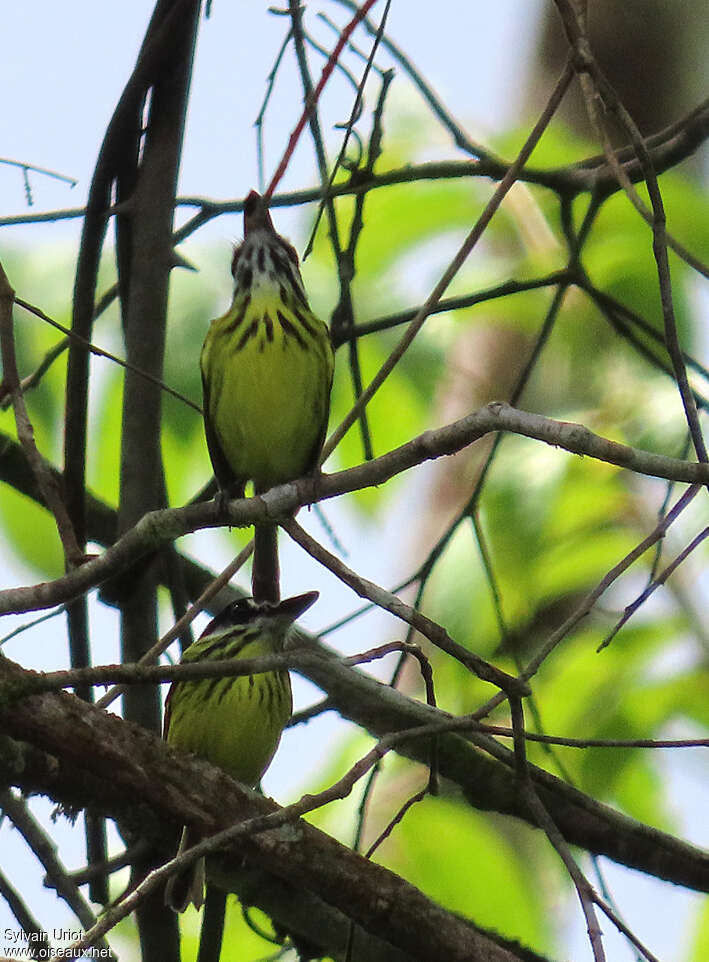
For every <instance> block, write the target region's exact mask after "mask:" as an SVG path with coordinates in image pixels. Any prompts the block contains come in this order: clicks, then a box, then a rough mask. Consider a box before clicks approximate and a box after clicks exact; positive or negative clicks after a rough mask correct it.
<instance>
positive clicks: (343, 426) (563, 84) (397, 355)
mask: <svg viewBox="0 0 709 962" xmlns="http://www.w3.org/2000/svg"><path fill="white" fill-rule="evenodd" d="M571 77H572V70H571V66H570V65H569V64H567V66H566V67H565V68H564V72H563V74H562V76H561V78H560V79H559V81H558V83H557V84H556V87H555V88H554V91H553V93H552V95H551V97H550V98H549V101H548V103H547V105H546V107H545V108H544V110H543V112H542V114H541V116H540V118H539V120H538V121H537V123H536V124H535V125H534V128H533V130H532V132H531V134H530V135H529V137H528V138H527V140H526V141H525V143H524V145H523V147H522V149H521V150H520V152H519V154H518V155H517V158H516V160H515V161H514V163H513V164H512V165H511V166H510V167H509V168H508V170H507V173H506V174H505V176H504V177H503V178H502V180H501V181H500V183H499V184H498V186H497V188H496V189H495V191H494V193H493V195H492V197H491V198H490V200H489V201H488V203H487V205H486V206H485V209H484V210H483V212H482V214H481V215H480V217H479V218H478V220H477V221H476V223H475V225H474V226H473V228H472V230H471V231H470V233H469V234H468V236H467V237H466V238H465V240H464V241H463V244H462V245H461V247H460V249H459V250H458V253H457V254H456V255H455V257H454V258H453V260H452V261H451V262H450V264H449V265H448V267H447V268H446V270H445V271H444V273H443V276H442V277H441V279H440V280H439V281H438V283H437V284H436V286H435V287H434V289H433V290H432V291H431V293H430V294H429V296H428V298H427V299H426V301H425V303H424V304H423V306H422V307H421V308H420V310H419V311H418V313H417V315H416V317H415V318H414V319H413V320H412V321H411V323H410V325H409V326H408V328H407V330H406V332H405V334H404V335H403V337H402V338H401V340H400V341H399V343H398V344H397V346H396V348H395V349H394V350H393V351H392V352H391V354H390V355H389V357H388V358H387V359H386V361H385V362H384V363H383V364H382V366H381V367H380V368H379V371H377V373H376V375H375V376H374V377H373V378H372V380H371V382H370V384H369V386H368V387H367V388H366V390H365V391H364V392H363V394H362V396H361V398H359V400H358V401H357V403H356V404H355V405H354V406H353V407H352V408H351V409H350V411H349V413H348V414H347V416H346V417H345V418H344V420H343V421H342V422H341V423H340V424H339V425H338V427H337V428H336V429H335V430H334V431H333V432H332V434H331V435H330V437H329V438H328V440H327V441H326V442H325V446H324V448H323V452H322V455H321V458H320V463H321V464H322V463H323V461H324V460H325V459H326V458H327V457H328V456H329V455H330V454H331V453H332V451H333V450H334V448H335V447H336V446H337V444H338V443H339V442H340V441H341V440H342V438H343V437H344V436H345V434H346V433H347V431H348V430H349V429H350V428H351V427H352V425H353V424H354V422H355V420H356V419H357V418H358V417H359V415H360V412H361V411H362V410H363V409H364V408H365V407H366V405H367V404H368V403H369V402H370V400H371V399H372V398H373V397H374V395H375V394H376V392H377V391H378V390H379V388H380V387H381V385H382V384H383V383H384V381H385V380H386V379H387V378H388V377H389V375H390V374H391V372H392V371H393V370H394V368H395V367H396V365H397V364H398V363H399V361H400V360H401V358H402V357H403V355H404V353H405V351H406V350H407V348H408V347H409V346H410V345H411V343H412V342H413V340H414V338H415V337H416V335H417V334H418V332H419V331H420V330H421V328H422V327H423V325H424V323H425V321H426V318H427V317H428V315H429V314H430V313H431V310H432V308H433V307H434V306H435V305H436V304H437V303H438V301H439V300H440V298H441V297H442V296H443V294H444V293H445V291H446V289H447V287H448V286H449V284H450V283H451V281H452V280H453V278H454V277H455V276H456V274H457V273H458V271H459V270H460V268H461V267H462V266H463V264H464V263H465V261H466V260H467V258H468V255H469V254H470V252H471V251H472V250H473V248H474V247H475V245H476V244H477V242H478V240H479V239H480V237H481V236H482V234H483V232H484V231H485V229H486V227H487V226H488V224H489V223H490V221H491V220H492V217H493V215H494V214H495V213H496V211H497V210H498V208H499V206H500V204H501V203H502V200H503V198H504V196H505V194H507V193H508V191H509V190H510V188H511V187H512V185H513V184H514V182H515V180H516V179H517V175H518V174H519V172H520V171H521V170H522V169H523V168H524V165H525V163H526V162H527V160H528V159H529V157H530V155H531V153H532V151H533V150H534V148H535V146H536V145H537V143H538V142H539V139H540V138H541V136H542V134H543V133H544V131H545V129H546V127H547V125H548V124H549V122H550V121H551V118H552V117H553V116H554V113H555V112H556V109H557V107H558V106H559V104H560V103H561V100H562V98H563V96H564V94H565V93H566V89H567V87H568V85H569V83H570V81H571Z"/></svg>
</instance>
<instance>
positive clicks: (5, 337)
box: [0, 264, 84, 568]
mask: <svg viewBox="0 0 709 962" xmlns="http://www.w3.org/2000/svg"><path fill="white" fill-rule="evenodd" d="M14 300H15V292H14V291H13V289H12V287H11V286H10V282H9V281H8V279H7V275H6V274H5V271H4V270H3V267H2V264H0V349H1V351H2V363H3V375H4V382H5V385H6V388H7V390H8V391H9V393H10V395H11V397H12V406H13V408H14V411H15V424H16V426H17V438H18V440H19V442H20V444H21V445H22V448H23V450H24V452H25V455H26V457H27V461H28V463H29V465H30V467H31V469H32V472H33V474H34V476H35V480H36V481H37V487H38V488H39V490H40V492H41V494H42V497H43V498H44V502H45V504H46V506H47V508H48V509H49V510H50V511H51V513H52V514H53V515H54V520H55V523H56V526H57V532H58V533H59V537H60V539H61V543H62V547H63V549H64V557H65V559H66V564H67V566H68V567H70V568H71V567H74V566H75V565H77V564H79V563H80V562H81V561H82V560H83V557H84V553H83V551H82V550H81V548H80V547H79V543H78V541H77V537H76V532H75V530H74V526H73V524H72V523H71V519H70V517H69V514H68V512H67V508H66V505H65V504H64V501H63V499H62V496H61V494H60V492H59V489H58V487H57V486H56V484H55V482H54V478H53V477H52V475H51V474H50V473H49V471H48V470H47V469H46V465H45V463H44V460H43V459H42V457H41V455H40V453H39V451H38V450H37V445H36V443H35V439H34V429H33V427H32V422H31V421H30V418H29V414H28V413H27V407H26V406H25V401H24V398H23V396H22V388H21V386H20V376H19V373H18V370H17V358H16V356H15V335H14V332H13V320H12V313H13V311H12V305H13V303H14Z"/></svg>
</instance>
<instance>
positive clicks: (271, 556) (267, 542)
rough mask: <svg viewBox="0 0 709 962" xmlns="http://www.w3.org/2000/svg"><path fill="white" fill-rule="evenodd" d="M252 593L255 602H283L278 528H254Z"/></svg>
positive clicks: (267, 526)
mask: <svg viewBox="0 0 709 962" xmlns="http://www.w3.org/2000/svg"><path fill="white" fill-rule="evenodd" d="M251 593H252V595H253V596H254V600H255V601H259V602H261V601H270V602H272V603H274V604H277V603H278V602H279V601H280V600H281V589H280V570H279V566H278V526H277V525H275V524H257V525H256V527H255V528H254V561H253V566H252V568H251Z"/></svg>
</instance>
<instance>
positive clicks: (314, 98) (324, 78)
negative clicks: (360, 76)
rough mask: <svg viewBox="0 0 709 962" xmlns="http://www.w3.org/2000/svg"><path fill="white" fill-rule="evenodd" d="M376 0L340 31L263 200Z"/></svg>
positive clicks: (268, 196)
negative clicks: (351, 38) (338, 61)
mask: <svg viewBox="0 0 709 962" xmlns="http://www.w3.org/2000/svg"><path fill="white" fill-rule="evenodd" d="M376 2H377V0H365V3H363V4H362V6H361V7H360V8H359V10H358V11H357V13H356V14H355V15H354V17H353V18H352V19H351V20H350V22H349V23H348V24H347V26H346V27H345V29H344V30H343V31H342V33H341V34H340V38H339V40H338V41H337V43H336V44H335V49H334V50H333V51H332V53H331V54H330V57H329V59H328V61H327V63H326V64H325V66H324V67H323V72H322V75H321V77H320V80H319V81H318V84H317V86H316V87H315V89H314V90H313V92H312V94H311V95H310V97H308V99H307V101H306V103H305V108H304V109H303V113H302V115H301V117H300V120H299V121H298V123H297V124H296V125H295V129H294V130H293V133H292V134H291V135H290V140H289V141H288V146H287V147H286V150H285V153H284V154H283V158H282V160H281V162H280V164H279V165H278V169H277V170H276V173H275V174H274V175H273V179H272V180H271V183H270V184H269V185H268V189H267V190H266V192H265V194H264V195H263V198H264V200H265V201H266V202H268V201H269V200H270V199H271V196H272V195H273V192H274V191H275V189H276V187H277V186H278V184H279V183H280V180H281V178H282V177H283V175H284V174H285V172H286V169H287V168H288V164H289V162H290V159H291V157H292V156H293V151H294V150H295V148H296V144H297V143H298V140H299V138H300V135H301V134H302V132H303V128H304V127H305V124H306V123H307V120H308V117H309V116H310V114H311V112H312V110H313V108H314V107H315V105H316V104H317V102H318V100H319V99H320V94H321V93H322V91H323V87H324V86H325V84H326V83H327V82H328V80H329V78H330V74H331V73H332V71H333V70H334V69H335V64H336V63H337V59H338V57H339V56H340V54H341V53H342V51H343V49H344V46H345V44H346V43H347V41H348V40H349V38H350V37H351V36H352V33H353V32H354V29H355V27H356V26H357V24H358V23H359V22H360V21H361V20H362V19H363V18H364V17H366V16H367V14H368V13H369V11H370V9H371V8H372V7H373V6H374V4H375V3H376Z"/></svg>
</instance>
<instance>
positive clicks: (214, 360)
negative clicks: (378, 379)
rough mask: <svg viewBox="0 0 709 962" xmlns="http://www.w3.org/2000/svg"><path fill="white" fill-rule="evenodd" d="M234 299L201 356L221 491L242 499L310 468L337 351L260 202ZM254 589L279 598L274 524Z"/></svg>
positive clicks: (248, 210) (261, 546) (263, 543)
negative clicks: (250, 491) (249, 489)
mask: <svg viewBox="0 0 709 962" xmlns="http://www.w3.org/2000/svg"><path fill="white" fill-rule="evenodd" d="M231 273H232V275H233V278H234V298H233V300H232V303H231V307H230V308H229V310H228V311H227V313H226V314H224V315H223V316H222V317H218V318H217V319H216V320H214V321H212V323H211V325H210V328H209V331H208V333H207V337H206V339H205V341H204V346H203V348H202V355H201V369H202V386H203V394H204V405H203V407H204V430H205V435H206V438H207V447H208V449H209V455H210V458H211V461H212V466H213V468H214V474H215V475H216V478H217V482H218V484H219V487H220V489H221V492H222V493H223V494H224V493H228V494H229V495H231V496H232V497H243V494H244V488H245V486H246V483H247V482H248V481H253V484H254V489H255V491H256V493H257V494H258V493H261V492H263V491H266V490H267V489H268V488H270V487H273V485H276V484H284V483H286V482H287V481H293V480H294V479H295V478H298V477H300V476H301V475H303V474H307V473H308V472H310V471H313V470H314V469H315V468H316V466H317V463H318V456H319V454H320V451H321V450H322V446H323V442H324V440H325V432H326V430H327V420H328V414H329V410H330V390H331V387H332V373H333V366H334V354H333V350H332V343H331V341H330V333H329V331H328V328H327V325H326V324H325V323H324V322H323V321H321V320H319V319H318V318H317V317H316V316H315V315H314V314H313V312H312V311H311V310H310V306H309V304H308V297H307V294H306V292H305V288H304V286H303V280H302V278H301V275H300V269H299V267H298V255H297V254H296V251H295V248H294V247H293V246H292V245H291V244H289V243H288V241H286V240H284V238H283V237H281V236H280V235H279V234H277V233H276V230H275V228H274V226H273V222H272V220H271V216H270V214H269V213H268V210H267V208H266V205H265V203H264V200H263V198H262V197H261V196H260V195H259V194H257V193H256V192H255V191H251V193H250V194H249V196H248V197H247V198H246V201H245V204H244V240H243V242H242V243H241V244H240V245H239V246H238V247H236V249H235V250H234V256H233V259H232V265H231ZM252 577H253V594H254V598H255V599H256V600H257V601H277V600H278V597H279V594H278V556H277V543H276V529H275V528H274V527H272V526H269V525H260V526H257V528H256V534H255V551H254V567H253V576H252Z"/></svg>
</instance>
